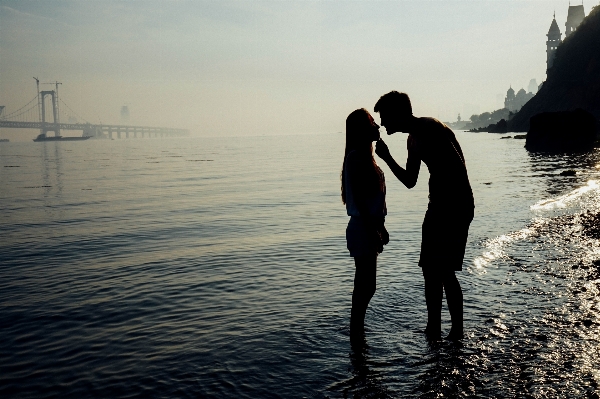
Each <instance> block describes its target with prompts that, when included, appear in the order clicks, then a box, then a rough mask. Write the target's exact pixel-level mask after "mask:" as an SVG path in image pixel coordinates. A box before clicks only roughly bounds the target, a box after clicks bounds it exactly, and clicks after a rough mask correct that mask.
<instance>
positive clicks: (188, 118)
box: [0, 0, 597, 136]
mask: <svg viewBox="0 0 600 399" xmlns="http://www.w3.org/2000/svg"><path fill="white" fill-rule="evenodd" d="M575 3H576V2H573V4H575ZM577 4H579V3H578V2H577ZM596 4H597V2H596V1H594V2H584V6H585V11H586V15H587V14H588V13H589V11H590V9H591V8H592V6H594V5H596ZM568 5H569V2H568V1H553V0H544V1H491V0H490V1H481V0H480V1H424V0H419V1H367V0H357V1H291V0H289V1H254V0H249V1H223V0H217V1H54V0H44V1H23V0H19V1H5V0H0V105H6V110H7V111H8V112H10V110H11V109H12V110H15V109H16V108H18V107H20V106H22V105H24V104H25V103H26V102H27V101H28V100H30V99H32V98H33V97H35V94H36V91H35V81H34V80H33V79H32V77H33V76H36V77H39V78H40V79H41V80H42V81H43V82H49V81H55V80H58V81H60V82H62V83H63V85H62V86H60V96H61V98H62V99H63V100H64V101H65V102H66V103H67V104H68V105H69V106H70V107H71V108H72V109H73V110H74V111H75V112H77V113H78V114H79V115H80V116H81V117H83V118H85V119H86V120H87V121H89V122H92V123H98V122H100V121H101V122H103V123H119V122H120V108H121V106H122V105H128V106H129V109H130V113H131V123H133V124H144V125H158V126H168V127H183V128H189V129H190V130H191V131H192V132H193V134H198V135H206V136H209V135H210V136H217V135H261V134H266V135H271V134H295V133H321V132H336V131H342V130H343V129H344V120H345V118H346V116H347V115H348V114H349V113H350V112H351V111H352V110H354V109H356V108H360V107H366V108H367V109H369V110H370V111H372V109H373V105H374V103H375V102H376V100H377V99H378V98H379V96H380V95H381V94H383V93H385V92H387V91H390V90H399V91H405V92H407V93H408V94H409V95H410V96H411V99H412V101H413V109H414V113H415V115H418V116H425V115H427V116H435V117H438V118H440V119H443V120H455V119H456V115H457V114H458V113H459V112H460V113H461V114H462V116H463V118H464V117H468V116H470V115H465V112H472V111H473V110H476V108H475V107H474V105H476V106H478V107H479V111H480V112H484V111H491V110H493V109H496V108H499V107H500V106H501V104H500V103H499V101H498V98H497V96H498V95H499V94H502V96H503V95H505V93H506V90H507V89H508V87H509V85H512V87H513V88H515V89H519V88H521V87H523V88H527V85H528V83H529V80H530V79H532V78H535V79H537V82H538V84H539V83H540V82H541V81H543V80H544V78H545V70H546V46H545V41H546V34H547V33H548V28H549V27H550V23H551V22H552V15H553V12H554V11H555V10H556V19H557V22H558V25H559V27H560V28H561V31H562V32H563V33H564V26H565V22H566V15H567V9H568ZM43 88H44V89H46V90H49V89H50V86H44V87H43Z"/></svg>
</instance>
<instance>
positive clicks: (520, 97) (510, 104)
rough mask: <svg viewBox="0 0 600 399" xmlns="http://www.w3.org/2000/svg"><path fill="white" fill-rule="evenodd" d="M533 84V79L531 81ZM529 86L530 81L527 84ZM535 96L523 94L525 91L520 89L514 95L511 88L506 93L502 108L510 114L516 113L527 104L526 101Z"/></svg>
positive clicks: (530, 93) (533, 94)
mask: <svg viewBox="0 0 600 399" xmlns="http://www.w3.org/2000/svg"><path fill="white" fill-rule="evenodd" d="M532 81H533V82H535V79H532ZM529 85H530V86H531V81H530V82H529ZM533 96H535V93H533V92H529V93H527V92H525V89H520V90H519V91H518V92H517V93H516V94H515V91H514V90H513V88H512V87H510V88H509V89H508V90H507V92H506V98H505V99H504V108H506V109H507V110H509V111H511V112H517V111H518V110H520V109H521V107H523V105H525V104H526V103H527V101H529V100H531V99H532V98H533Z"/></svg>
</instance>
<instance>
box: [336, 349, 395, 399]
mask: <svg viewBox="0 0 600 399" xmlns="http://www.w3.org/2000/svg"><path fill="white" fill-rule="evenodd" d="M372 362H373V361H372V360H371V355H370V353H369V345H368V344H367V342H366V341H365V340H364V339H361V340H358V339H356V340H354V341H353V342H352V345H351V352H350V373H351V377H350V379H349V380H346V381H344V382H341V383H338V384H335V385H334V386H332V387H330V389H329V390H330V391H337V392H342V393H343V395H344V397H353V398H373V399H382V398H392V397H394V395H392V394H391V393H390V392H389V390H388V389H387V388H386V385H385V383H384V376H383V375H382V373H381V372H379V371H376V370H374V368H373V367H372Z"/></svg>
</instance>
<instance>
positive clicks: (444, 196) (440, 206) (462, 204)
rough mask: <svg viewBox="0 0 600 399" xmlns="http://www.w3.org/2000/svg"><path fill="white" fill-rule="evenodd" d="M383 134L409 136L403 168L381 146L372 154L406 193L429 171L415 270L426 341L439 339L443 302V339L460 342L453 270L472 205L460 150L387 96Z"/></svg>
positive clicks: (397, 98)
mask: <svg viewBox="0 0 600 399" xmlns="http://www.w3.org/2000/svg"><path fill="white" fill-rule="evenodd" d="M375 112H378V113H379V116H380V118H381V125H382V126H384V127H385V128H386V130H387V134H388V135H389V134H393V133H396V132H403V133H408V141H407V148H408V159H407V160H406V169H405V168H402V167H401V166H400V165H398V163H396V161H395V160H394V158H393V157H392V156H391V154H390V151H389V149H388V147H387V145H386V144H385V142H383V140H379V141H378V142H377V145H376V149H375V153H376V154H377V155H378V156H379V157H380V158H381V159H383V161H385V163H386V164H387V165H388V166H389V168H390V169H391V171H392V172H393V173H394V175H395V176H396V177H397V178H398V180H400V181H401V182H402V183H403V184H404V185H405V186H406V187H407V188H409V189H410V188H413V187H414V186H415V184H416V182H417V178H418V177H419V169H420V167H421V161H423V162H424V163H425V165H427V168H428V169H429V174H430V178H429V205H428V207H427V212H426V213H425V219H424V220H423V229H422V240H421V255H420V259H419V266H420V267H421V268H422V271H423V277H424V279H425V302H426V304H427V327H426V328H425V334H426V335H427V338H428V339H431V340H437V339H439V338H440V336H441V312H442V298H443V294H444V291H445V292H446V301H447V303H448V310H449V311H450V318H451V320H452V329H451V330H450V333H449V335H448V336H447V339H449V340H452V341H456V340H460V339H462V338H463V295H462V289H461V287H460V283H459V282H458V280H457V278H456V274H455V272H456V271H459V270H462V263H463V258H464V255H465V246H466V243H467V236H468V233H469V225H470V224H471V221H472V220H473V213H474V208H475V205H474V200H473V191H472V190H471V185H470V183H469V177H468V175H467V168H466V165H465V159H464V156H463V153H462V149H461V148H460V145H459V144H458V141H457V140H456V136H455V135H454V132H452V130H450V128H448V126H446V125H444V124H443V123H442V122H440V121H438V120H437V119H434V118H426V117H420V118H419V117H415V116H414V115H413V114H412V106H411V103H410V98H409V97H408V95H407V94H405V93H399V92H397V91H391V92H389V93H387V94H385V95H383V96H382V97H381V98H380V99H379V100H378V101H377V103H376V104H375Z"/></svg>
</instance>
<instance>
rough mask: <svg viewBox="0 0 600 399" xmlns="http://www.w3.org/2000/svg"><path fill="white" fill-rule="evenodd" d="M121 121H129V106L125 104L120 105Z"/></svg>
mask: <svg viewBox="0 0 600 399" xmlns="http://www.w3.org/2000/svg"><path fill="white" fill-rule="evenodd" d="M121 122H122V123H127V122H129V107H128V106H127V105H123V106H122V107H121Z"/></svg>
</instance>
